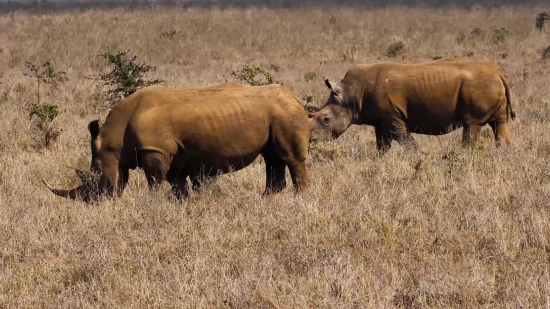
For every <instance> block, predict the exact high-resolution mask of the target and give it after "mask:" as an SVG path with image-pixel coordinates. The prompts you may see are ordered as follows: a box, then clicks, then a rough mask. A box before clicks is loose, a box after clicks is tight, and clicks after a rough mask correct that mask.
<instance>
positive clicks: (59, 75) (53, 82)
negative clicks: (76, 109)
mask: <svg viewBox="0 0 550 309" xmlns="http://www.w3.org/2000/svg"><path fill="white" fill-rule="evenodd" d="M26 66H27V68H28V69H29V71H30V72H29V73H23V75H25V76H30V77H32V78H36V83H37V91H36V96H37V98H36V102H35V103H34V104H32V105H31V109H30V112H29V118H30V119H31V120H32V119H34V120H35V122H34V130H35V133H34V134H33V135H35V136H34V138H35V139H37V140H38V143H37V145H36V147H38V148H41V147H46V148H49V147H50V146H51V145H52V142H54V141H55V140H57V138H58V137H59V135H60V134H61V132H62V131H63V130H62V129H58V128H56V127H55V126H54V125H53V124H52V123H53V121H54V119H55V118H56V117H57V116H59V115H60V114H61V112H60V111H59V106H57V105H53V104H49V103H41V102H40V98H41V97H40V84H41V83H42V84H47V85H50V86H51V87H52V88H56V87H57V86H58V85H59V83H62V82H65V81H67V80H68V78H67V76H66V74H65V72H61V71H56V70H55V69H54V67H53V64H52V63H51V61H49V60H46V61H44V62H43V63H42V64H41V65H35V64H33V63H30V62H26Z"/></svg>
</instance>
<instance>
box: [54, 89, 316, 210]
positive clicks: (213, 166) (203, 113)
mask: <svg viewBox="0 0 550 309" xmlns="http://www.w3.org/2000/svg"><path fill="white" fill-rule="evenodd" d="M88 130H89V132H90V134H91V153H92V159H91V170H92V172H95V174H96V175H99V177H96V179H98V182H97V185H96V187H95V188H93V186H92V185H91V183H93V182H90V181H88V182H86V183H84V184H82V185H81V186H79V187H77V188H75V189H72V190H57V189H51V187H50V189H51V190H52V192H53V193H55V194H57V195H60V196H64V197H69V198H73V199H74V198H76V197H77V196H78V195H84V199H85V200H92V198H91V197H90V195H91V193H90V192H93V191H94V190H95V191H98V192H97V193H101V192H104V191H107V192H108V193H109V194H110V195H115V194H116V195H121V194H122V191H123V190H124V187H125V186H126V184H127V182H128V174H129V173H128V172H129V169H135V168H136V167H141V168H143V170H144V172H145V175H146V177H147V182H148V184H149V188H150V189H151V190H152V189H154V188H156V185H158V184H159V183H161V182H162V181H163V180H167V181H168V182H169V183H170V184H171V186H172V190H173V193H174V194H175V196H176V197H177V198H178V199H181V198H183V197H185V196H187V195H188V186H187V177H190V178H191V180H192V182H193V187H195V186H198V185H199V180H200V179H202V178H204V177H209V176H211V177H214V176H215V175H216V174H218V173H228V172H230V171H237V170H240V169H242V168H244V167H246V166H248V165H250V164H251V163H252V162H253V161H254V160H255V159H256V158H257V157H258V155H260V154H261V155H262V156H263V158H264V160H265V164H266V187H265V191H264V195H266V194H269V193H275V192H279V191H281V190H282V189H283V188H285V186H286V181H285V168H286V167H287V166H288V168H289V171H290V175H291V179H292V182H293V184H294V186H295V188H296V189H298V190H299V191H303V190H305V188H307V187H308V186H309V184H310V175H309V172H308V169H307V167H306V157H307V155H308V151H309V140H310V134H311V127H310V122H309V120H308V117H307V113H306V112H305V110H304V108H303V105H302V103H301V102H300V100H299V99H298V98H297V97H296V96H295V95H294V93H292V92H291V91H289V90H288V89H286V88H284V87H282V86H279V85H266V86H248V85H243V84H238V83H224V84H220V85H216V86H210V87H197V88H167V87H164V86H158V85H156V86H150V87H146V88H143V89H140V90H138V91H136V92H135V93H133V94H132V95H130V96H128V97H126V98H124V99H122V100H121V101H119V102H118V103H117V104H116V105H115V106H114V107H113V108H112V109H111V111H110V112H109V114H108V116H107V118H106V120H105V123H104V124H103V125H102V126H101V127H100V126H99V121H98V120H94V121H91V122H90V123H89V125H88ZM79 176H81V175H79ZM81 179H83V177H81ZM46 185H47V184H46ZM48 187H49V186H48ZM90 187H92V188H90Z"/></svg>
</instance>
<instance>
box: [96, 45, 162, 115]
mask: <svg viewBox="0 0 550 309" xmlns="http://www.w3.org/2000/svg"><path fill="white" fill-rule="evenodd" d="M127 53H128V51H123V52H117V53H115V54H111V53H104V54H100V55H98V56H100V57H103V58H104V59H105V60H106V62H107V63H108V64H111V65H114V67H113V69H112V70H111V72H109V73H107V74H100V77H99V79H100V80H102V81H104V84H103V86H109V87H113V86H114V88H111V89H109V90H108V91H107V94H108V101H109V107H111V106H113V105H114V104H115V103H116V102H117V101H118V100H120V99H122V98H123V97H127V96H129V95H131V94H132V93H134V92H136V91H137V90H138V89H140V88H143V87H147V86H151V85H154V84H160V83H162V82H163V80H161V79H154V80H144V79H143V74H144V73H147V72H149V71H151V70H152V71H154V70H156V67H153V66H150V65H147V64H145V62H141V63H138V62H136V59H137V56H133V57H132V58H131V59H126V55H127Z"/></svg>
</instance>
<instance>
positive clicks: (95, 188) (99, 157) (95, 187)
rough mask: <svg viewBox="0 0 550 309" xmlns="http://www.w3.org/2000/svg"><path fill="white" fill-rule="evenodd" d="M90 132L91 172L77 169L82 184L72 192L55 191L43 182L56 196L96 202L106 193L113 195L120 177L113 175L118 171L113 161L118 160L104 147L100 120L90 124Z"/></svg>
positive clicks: (71, 190)
mask: <svg viewBox="0 0 550 309" xmlns="http://www.w3.org/2000/svg"><path fill="white" fill-rule="evenodd" d="M88 131H89V132H90V135H91V141H90V146H91V152H92V159H91V164H90V171H91V172H85V171H82V170H78V169H77V170H76V174H77V176H78V177H79V178H80V181H81V182H82V184H81V185H80V186H78V187H76V188H74V189H70V190H63V189H54V188H52V187H51V186H50V185H48V183H46V181H44V180H42V181H43V182H44V184H45V185H46V186H47V187H48V188H49V189H50V191H52V192H53V193H54V194H56V195H59V196H63V197H67V198H70V199H82V200H84V201H86V202H93V201H95V200H96V199H97V198H98V197H99V196H100V195H101V194H102V193H103V192H105V191H107V192H109V193H110V194H113V187H114V184H115V183H116V177H117V176H118V175H117V174H116V173H115V175H111V174H112V171H113V170H114V171H117V170H118V169H117V168H113V166H111V165H113V164H114V163H113V162H112V161H114V160H116V159H114V158H113V157H114V156H113V154H112V152H111V151H110V150H109V149H104V148H106V147H102V143H101V139H100V137H99V132H100V128H99V120H93V121H91V122H90V123H89V124H88ZM109 164H111V165H109Z"/></svg>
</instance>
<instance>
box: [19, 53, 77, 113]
mask: <svg viewBox="0 0 550 309" xmlns="http://www.w3.org/2000/svg"><path fill="white" fill-rule="evenodd" d="M25 65H26V66H27V68H28V69H29V71H30V73H23V75H25V76H30V77H32V78H36V86H37V87H36V96H37V98H36V104H38V105H39V104H40V83H41V82H42V83H45V84H49V85H51V86H52V87H56V86H58V84H59V83H62V82H66V81H67V80H68V79H67V74H66V73H65V72H61V71H56V70H55V69H54V68H53V65H52V63H51V61H50V60H46V61H44V62H43V63H42V64H41V65H35V64H33V63H31V62H28V61H27V62H25Z"/></svg>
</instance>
